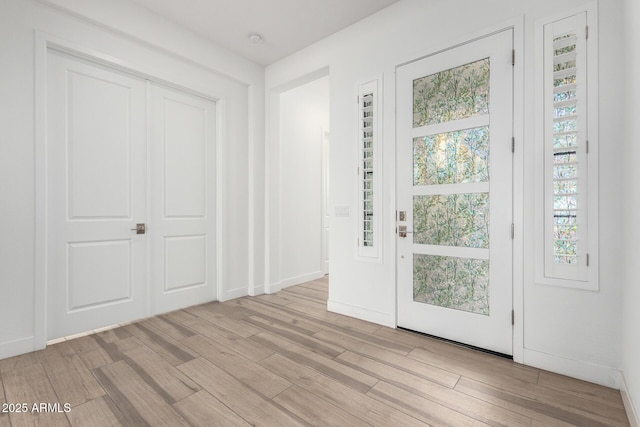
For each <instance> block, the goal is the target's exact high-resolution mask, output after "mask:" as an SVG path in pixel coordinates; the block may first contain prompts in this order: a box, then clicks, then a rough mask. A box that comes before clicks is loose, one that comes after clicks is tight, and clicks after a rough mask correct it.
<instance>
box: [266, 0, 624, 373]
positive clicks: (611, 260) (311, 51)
mask: <svg viewBox="0 0 640 427" xmlns="http://www.w3.org/2000/svg"><path fill="white" fill-rule="evenodd" d="M585 3H586V2H585V1H583V0H566V1H563V2H562V4H561V7H562V9H567V10H569V9H572V8H575V7H576V6H579V5H581V4H585ZM559 9H560V5H559V3H558V2H557V1H554V0H521V1H512V0H488V1H483V2H477V1H474V0H460V1H455V2H451V1H444V0H441V1H430V2H425V1H422V0H402V1H400V2H399V3H397V4H395V5H393V6H391V7H389V8H387V9H385V10H383V11H381V12H379V13H377V14H375V15H373V16H371V17H369V18H367V19H365V20H364V21H361V22H359V23H357V24H355V25H353V26H351V27H349V28H347V29H345V30H343V31H341V32H339V33H336V34H334V35H333V36H331V37H329V38H327V39H325V40H322V41H320V42H318V43H316V44H315V45H313V46H310V47H309V48H307V49H304V50H302V51H300V52H297V53H296V54H294V55H292V56H290V57H288V58H285V59H284V60H282V61H280V62H278V63H276V64H273V65H271V66H269V67H267V69H266V90H267V96H268V97H270V96H271V88H276V87H278V86H281V85H285V84H287V82H289V81H291V80H295V79H297V78H299V77H300V76H303V75H305V74H307V73H310V72H313V71H314V70H317V69H320V68H322V67H329V68H330V70H331V101H330V107H331V131H332V134H331V137H332V148H331V158H330V164H331V166H330V173H331V188H330V195H331V197H330V210H331V211H333V207H335V206H351V208H352V215H351V217H348V218H342V217H340V218H336V217H332V218H331V239H330V240H331V248H330V250H331V258H332V261H331V262H332V264H331V281H330V288H329V296H330V301H329V308H330V309H332V310H335V311H340V312H342V313H345V314H349V315H353V316H357V317H360V318H364V319H367V320H371V321H375V322H379V323H381V324H386V325H390V326H393V325H395V260H394V257H395V235H394V221H393V219H394V213H395V181H394V176H395V169H394V168H395V166H394V165H395V121H394V117H395V113H394V102H395V89H394V87H395V86H394V85H395V80H394V79H395V77H394V70H395V66H396V65H399V64H402V63H404V62H406V61H410V60H413V59H416V58H418V57H421V56H423V55H426V54H429V53H433V52H435V51H437V50H439V49H443V48H447V47H449V46H452V45H454V44H456V43H459V42H463V41H465V40H467V39H468V38H470V37H475V36H478V35H482V34H484V33H486V32H488V31H492V30H495V29H499V28H502V27H504V26H506V25H507V24H515V25H516V34H520V35H521V37H520V38H516V43H520V44H516V49H517V57H518V60H519V61H524V62H523V63H520V67H521V68H519V69H520V70H525V71H521V73H522V74H521V75H519V76H516V81H517V82H520V83H519V87H516V93H518V92H519V93H520V94H521V95H520V97H519V98H518V99H516V103H517V105H516V111H520V113H519V114H520V115H519V116H517V117H516V120H517V121H518V122H520V123H522V122H524V123H523V129H524V132H523V133H522V134H523V135H524V140H523V141H520V142H521V143H522V144H521V145H520V146H521V147H522V146H523V147H526V150H525V152H524V157H523V162H524V171H523V172H522V168H517V169H516V170H517V171H518V172H521V173H523V176H522V179H523V180H524V181H523V182H524V184H523V187H522V188H516V194H517V195H519V194H522V197H523V202H522V203H523V205H521V206H516V208H517V210H519V211H521V212H524V213H525V214H524V217H521V218H516V222H517V226H516V228H517V230H520V231H521V232H525V233H526V234H525V235H524V240H516V243H520V244H521V245H522V248H521V250H522V251H523V253H524V258H523V260H522V259H521V261H520V264H522V265H520V266H516V267H517V268H516V271H523V273H522V275H520V276H517V277H515V285H514V286H515V287H516V289H515V290H514V291H515V294H516V295H518V294H519V295H523V294H524V312H522V310H521V309H520V307H522V306H521V305H519V304H518V301H516V303H515V307H516V308H517V309H518V311H517V312H516V322H517V323H516V330H515V335H516V339H515V341H514V345H515V346H516V348H515V349H514V355H515V357H516V360H518V361H521V362H522V361H524V362H525V363H529V364H533V365H538V366H541V367H544V368H547V369H550V370H555V371H559V372H566V373H570V374H572V375H574V376H580V377H582V378H585V379H590V380H592V381H596V382H599V383H602V384H606V385H613V386H617V385H618V381H619V371H618V370H619V369H620V368H621V352H620V349H621V332H620V330H621V325H622V323H621V315H620V313H621V310H620V308H621V304H622V300H621V292H622V285H621V274H620V271H621V261H620V259H619V257H617V256H616V255H615V254H616V253H619V235H620V234H619V233H620V232H621V231H622V229H621V226H620V221H619V207H620V202H621V198H620V197H621V196H620V192H619V191H618V184H619V182H620V179H619V178H618V176H617V173H618V171H619V167H620V164H619V162H620V149H621V148H622V146H621V142H620V141H622V133H621V130H620V129H621V118H620V117H619V108H618V106H619V102H620V99H622V97H623V86H622V82H621V80H620V79H616V78H609V77H608V76H611V75H613V74H612V73H613V70H615V69H616V68H620V67H621V65H622V64H621V61H620V56H618V55H619V54H620V52H621V49H622V48H621V44H622V38H621V33H620V31H619V25H620V24H619V22H620V21H619V20H620V19H621V2H620V1H618V0H601V7H600V34H601V37H600V76H601V79H600V131H601V135H605V136H606V138H601V146H602V147H603V148H602V149H601V157H600V177H601V181H600V195H601V196H600V198H601V202H602V205H601V208H600V220H601V223H600V244H601V247H600V258H601V259H600V261H601V265H600V272H601V277H600V291H598V292H584V291H577V290H569V289H563V288H557V287H546V286H542V285H538V284H536V283H535V280H534V271H533V259H534V258H533V257H534V238H535V237H536V236H534V235H533V234H532V232H531V231H527V230H531V229H532V228H533V217H532V216H531V213H532V212H533V209H532V207H533V202H534V181H533V176H534V169H533V167H534V158H533V145H532V144H533V143H534V134H533V128H532V126H533V123H534V111H533V109H532V108H531V107H530V106H531V105H532V104H533V94H534V89H535V88H534V87H533V85H534V79H533V75H532V70H533V50H534V44H533V34H534V22H535V21H536V20H538V19H541V18H545V17H547V16H549V15H555V14H556V13H558V12H559ZM460 11H464V13H460ZM523 40H524V41H523ZM376 74H383V79H384V85H383V87H384V90H383V97H384V98H383V99H384V100H383V103H384V105H383V141H382V146H383V164H384V167H383V176H384V178H383V179H384V185H383V207H384V212H383V227H382V229H383V230H385V231H384V236H383V239H384V240H383V255H382V262H381V263H379V264H376V263H367V262H359V261H357V260H356V259H355V257H354V252H355V251H354V248H355V246H354V245H355V241H354V239H355V230H354V227H355V226H356V222H355V216H354V213H353V211H354V210H355V207H356V206H355V203H356V202H355V191H354V188H355V185H356V183H355V179H356V175H355V174H354V172H353V171H354V170H355V167H356V146H355V144H356V139H355V134H356V131H355V126H356V124H357V120H356V117H355V108H354V106H353V105H354V104H353V94H354V88H355V85H356V82H358V81H361V80H363V79H366V78H368V77H371V76H374V75H376ZM522 94H524V95H522ZM616 104H618V106H617V105H616ZM517 114H518V113H517ZM273 116H274V115H273V108H272V105H271V102H270V100H269V99H268V100H267V126H268V127H273V126H272V123H271V120H272V119H273ZM267 147H268V148H267V150H268V152H269V153H270V152H272V150H276V151H277V140H275V139H274V138H273V134H272V132H270V133H269V134H268V139H267ZM271 160H272V159H269V160H268V161H269V166H268V174H267V178H268V180H271V179H274V176H273V173H274V171H275V170H277V168H276V169H270V167H271V165H272V163H271ZM268 189H269V191H271V190H270V187H268ZM269 194H270V195H271V192H270V193H269ZM268 226H269V224H268ZM517 239H518V236H517ZM520 239H522V237H520ZM270 242H271V241H269V243H268V244H270ZM519 250H520V249H519ZM276 262H277V260H274V259H273V257H271V258H270V259H269V260H268V264H267V266H268V267H269V268H274V263H276ZM270 280H271V281H274V280H277V277H274V276H273V275H272V276H271V277H270ZM520 300H522V297H520ZM520 302H521V301H520ZM518 347H519V348H518Z"/></svg>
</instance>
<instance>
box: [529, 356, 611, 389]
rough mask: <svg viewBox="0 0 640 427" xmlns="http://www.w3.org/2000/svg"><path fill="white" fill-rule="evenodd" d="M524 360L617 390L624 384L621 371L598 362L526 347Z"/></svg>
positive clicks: (538, 366)
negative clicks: (570, 357)
mask: <svg viewBox="0 0 640 427" xmlns="http://www.w3.org/2000/svg"><path fill="white" fill-rule="evenodd" d="M523 362H524V364H525V365H529V366H533V367H536V368H540V369H544V370H547V371H551V372H555V373H557V374H562V375H566V376H568V377H573V378H577V379H579V380H583V381H589V382H592V383H595V384H600V385H603V386H605V387H611V388H615V389H616V390H620V387H621V385H622V372H621V371H619V370H617V369H614V368H611V367H609V366H605V365H600V364H597V363H591V362H584V361H581V360H575V359H569V358H566V357H562V356H557V355H554V354H547V353H542V352H540V351H535V350H529V349H526V348H525V349H524V360H523Z"/></svg>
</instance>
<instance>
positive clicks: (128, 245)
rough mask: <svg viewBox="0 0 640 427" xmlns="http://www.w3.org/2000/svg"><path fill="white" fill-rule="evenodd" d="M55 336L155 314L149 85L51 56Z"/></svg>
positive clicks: (50, 286) (50, 264) (51, 330)
mask: <svg viewBox="0 0 640 427" xmlns="http://www.w3.org/2000/svg"><path fill="white" fill-rule="evenodd" d="M47 61H48V80H47V86H48V97H47V98H48V117H47V128H48V131H47V132H48V134H47V202H48V203H47V204H48V206H47V210H48V211H47V229H48V236H47V295H48V316H47V319H48V328H47V337H48V339H53V338H59V337H62V336H67V335H71V334H75V333H79V332H83V331H87V330H90V329H95V328H98V327H102V326H107V325H111V324H115V323H120V322H124V321H127V320H131V319H135V318H138V317H141V316H142V315H143V314H144V313H145V310H146V301H147V297H146V269H147V242H146V238H145V237H146V236H145V235H138V234H136V231H132V230H131V229H135V228H136V224H137V223H145V222H146V217H147V206H146V185H147V184H146V165H147V154H146V118H145V104H146V95H145V81H144V80H142V79H138V78H135V77H132V76H130V75H127V74H123V73H120V72H117V71H114V70H112V69H109V68H106V67H102V66H100V65H97V64H94V63H91V62H87V61H82V60H80V59H76V58H72V57H70V56H67V55H65V54H62V53H57V52H55V51H51V52H50V53H49V55H48V56H47Z"/></svg>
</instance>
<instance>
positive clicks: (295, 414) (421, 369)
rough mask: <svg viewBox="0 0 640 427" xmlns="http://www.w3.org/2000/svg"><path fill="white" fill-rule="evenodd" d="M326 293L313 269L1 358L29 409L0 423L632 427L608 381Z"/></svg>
mask: <svg viewBox="0 0 640 427" xmlns="http://www.w3.org/2000/svg"><path fill="white" fill-rule="evenodd" d="M326 300H327V281H326V279H324V280H319V281H313V282H308V283H305V284H303V285H299V286H295V287H291V288H288V289H286V290H284V291H282V292H280V293H278V294H276V295H262V296H259V297H247V298H240V299H237V300H234V301H229V302H225V303H210V304H204V305H200V306H195V307H191V308H188V309H185V310H180V311H176V312H173V313H169V314H166V315H162V316H157V317H153V318H150V319H146V320H143V321H140V322H137V323H133V324H130V325H127V326H123V327H119V328H117V329H112V330H109V331H105V332H100V333H96V334H93V335H89V336H85V337H81V338H76V339H73V340H68V341H64V342H61V343H58V344H55V345H51V346H49V347H47V349H46V350H43V351H38V352H34V353H30V354H26V355H22V356H18V357H14V358H10V359H5V360H0V404H4V403H11V404H16V403H27V405H28V407H29V408H28V412H27V413H15V412H13V413H10V414H0V426H1V427H5V426H13V427H18V426H23V425H24V426H27V425H44V426H68V425H73V426H92V427H93V426H120V425H123V426H172V427H173V426H215V425H220V426H249V425H264V426H293V425H312V426H316V425H327V426H349V427H351V426H366V425H375V426H392V427H404V426H419V425H420V426H424V425H433V426H486V425H490V426H505V427H520V426H521V427H553V426H581V427H588V426H627V425H629V424H628V422H627V419H626V416H625V412H624V409H623V404H622V401H621V398H620V393H619V392H618V391H616V390H611V389H608V388H605V387H601V386H597V385H593V384H589V383H586V382H582V381H578V380H574V379H571V378H567V377H563V376H560V375H556V374H552V373H549V372H545V371H541V370H539V369H534V368H530V367H526V366H522V365H518V364H516V363H513V362H511V361H509V360H506V359H503V358H499V357H495V356H491V355H488V354H485V353H481V352H477V351H473V350H470V349H467V348H463V347H459V346H456V345H452V344H449V343H445V342H442V341H438V340H435V339H431V338H427V337H424V336H421V335H417V334H413V333H410V332H405V331H401V330H394V329H389V328H385V327H381V326H379V325H374V324H371V323H367V322H363V321H359V320H356V319H352V318H349V317H345V316H340V315H337V314H333V313H329V312H327V311H326ZM34 403H36V404H39V403H52V404H53V403H60V404H61V405H64V404H65V403H67V404H69V405H70V407H71V410H70V412H67V413H65V412H64V407H63V406H61V407H60V408H59V410H60V411H62V412H53V413H51V412H31V411H32V409H33V404H34ZM2 406H4V405H2ZM14 409H15V408H14ZM48 409H50V410H57V409H58V408H56V407H55V406H52V407H50V408H48Z"/></svg>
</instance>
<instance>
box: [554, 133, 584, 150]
mask: <svg viewBox="0 0 640 427" xmlns="http://www.w3.org/2000/svg"><path fill="white" fill-rule="evenodd" d="M577 145H578V136H577V135H576V134H571V135H557V136H554V137H553V146H554V148H569V147H576V146H577Z"/></svg>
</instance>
